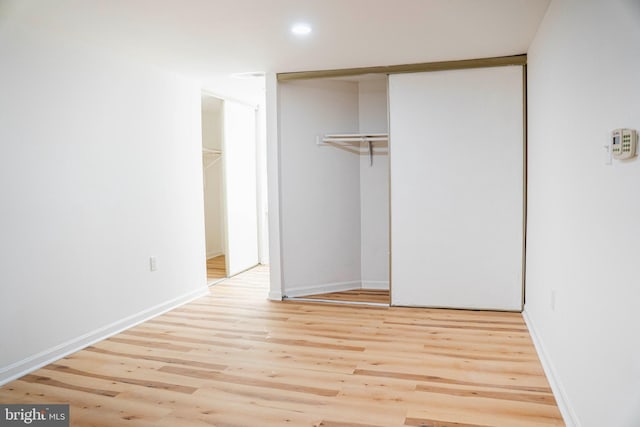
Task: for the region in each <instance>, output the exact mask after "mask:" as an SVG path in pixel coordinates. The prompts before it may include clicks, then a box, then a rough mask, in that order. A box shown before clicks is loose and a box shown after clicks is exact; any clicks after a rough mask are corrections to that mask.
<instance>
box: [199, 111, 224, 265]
mask: <svg viewBox="0 0 640 427" xmlns="http://www.w3.org/2000/svg"><path fill="white" fill-rule="evenodd" d="M207 101H208V102H205V103H204V104H203V108H202V146H203V147H205V148H209V149H213V150H221V149H222V100H219V105H218V106H217V108H212V107H211V106H207V104H210V103H211V100H207ZM222 164H223V162H222V159H221V158H220V159H218V160H217V161H216V162H215V163H213V164H211V165H210V166H208V167H207V168H206V169H204V218H205V236H206V237H205V239H206V246H207V258H211V257H215V256H218V255H222V254H224V251H225V244H224V231H223V230H224V210H223V209H224V206H223V203H222Z"/></svg>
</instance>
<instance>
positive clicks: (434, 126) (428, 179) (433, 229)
mask: <svg viewBox="0 0 640 427" xmlns="http://www.w3.org/2000/svg"><path fill="white" fill-rule="evenodd" d="M389 109H390V138H391V140H390V167H391V230H392V231H391V232H392V239H391V241H392V243H391V254H392V257H391V271H392V273H391V290H392V291H391V292H392V304H393V305H402V306H427V307H450V308H468V309H498V310H521V308H522V274H523V272H522V250H523V248H522V243H523V227H522V224H523V179H524V178H523V145H524V144H523V94H522V68H521V67H519V66H513V67H498V68H482V69H470V70H452V71H439V72H425V73H415V74H399V75H391V76H390V78H389Z"/></svg>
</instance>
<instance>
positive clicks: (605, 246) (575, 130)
mask: <svg viewBox="0 0 640 427" xmlns="http://www.w3.org/2000/svg"><path fill="white" fill-rule="evenodd" d="M638 22H640V5H639V3H638V2H637V1H635V0H553V2H552V3H551V5H550V7H549V10H548V12H547V15H546V17H545V19H544V21H543V24H542V25H541V27H540V29H539V31H538V34H537V36H536V38H535V41H534V43H533V45H532V46H531V49H530V51H529V59H528V62H529V67H528V70H529V72H528V75H529V81H528V91H529V193H528V200H529V213H528V241H527V294H526V307H525V312H526V315H527V318H528V321H529V324H530V326H531V327H532V331H533V332H534V333H535V334H536V336H537V338H538V345H539V346H540V348H541V350H543V355H544V357H545V359H546V362H547V368H548V369H549V373H552V374H553V376H552V379H555V390H556V396H557V397H559V398H560V399H561V404H563V406H564V407H563V409H564V413H565V416H567V424H568V425H581V426H585V427H592V426H593V427H596V426H603V425H608V426H619V427H632V426H638V425H640V321H639V320H638V309H637V307H638V301H640V276H639V274H638V254H640V239H639V237H640V221H639V218H640V198H638V183H640V161H639V160H638V159H637V158H636V159H634V160H631V161H625V162H621V161H615V160H614V162H613V164H612V165H610V166H608V165H605V164H604V159H605V156H604V151H603V145H604V144H606V143H607V142H608V137H609V132H610V131H611V130H612V129H614V128H618V127H630V128H634V129H640V97H639V96H638V95H639V93H640V92H639V88H640V86H639V83H638V82H639V80H638V75H639V71H640V50H639V47H640V26H639V25H638ZM553 293H555V309H553V307H552V295H553Z"/></svg>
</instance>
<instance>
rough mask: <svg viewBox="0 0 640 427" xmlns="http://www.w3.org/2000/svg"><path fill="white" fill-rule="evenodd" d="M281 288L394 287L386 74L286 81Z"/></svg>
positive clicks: (297, 291)
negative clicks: (390, 261)
mask: <svg viewBox="0 0 640 427" xmlns="http://www.w3.org/2000/svg"><path fill="white" fill-rule="evenodd" d="M278 93H279V104H280V112H279V118H280V123H279V127H280V135H281V139H280V156H281V171H280V173H281V178H280V179H281V181H280V182H281V199H280V201H281V205H282V208H281V214H282V217H281V226H282V228H281V233H282V244H283V248H282V249H283V254H284V255H285V256H283V257H282V262H283V271H284V274H285V278H284V279H285V280H284V283H285V284H286V286H285V289H284V295H285V296H287V297H302V296H308V295H315V294H323V293H327V292H335V291H344V290H356V289H375V290H388V289H389V198H388V196H389V174H388V171H389V166H388V140H387V139H388V138H387V132H388V129H387V78H386V76H385V75H363V76H355V77H349V78H338V79H310V80H297V81H292V82H282V83H280V85H279V89H278Z"/></svg>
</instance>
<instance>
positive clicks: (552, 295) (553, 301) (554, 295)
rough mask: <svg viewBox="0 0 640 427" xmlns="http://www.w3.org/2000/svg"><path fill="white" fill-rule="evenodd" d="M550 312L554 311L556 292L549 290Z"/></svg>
mask: <svg viewBox="0 0 640 427" xmlns="http://www.w3.org/2000/svg"><path fill="white" fill-rule="evenodd" d="M551 311H556V290H555V289H551Z"/></svg>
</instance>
